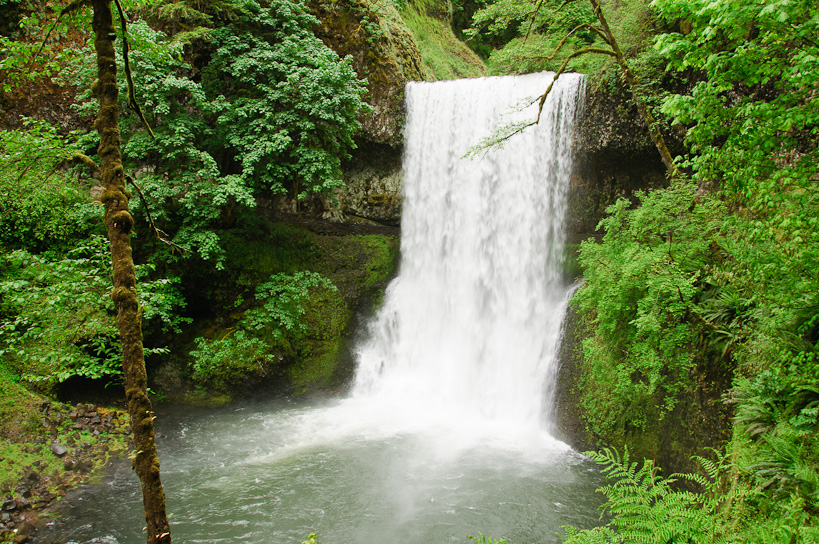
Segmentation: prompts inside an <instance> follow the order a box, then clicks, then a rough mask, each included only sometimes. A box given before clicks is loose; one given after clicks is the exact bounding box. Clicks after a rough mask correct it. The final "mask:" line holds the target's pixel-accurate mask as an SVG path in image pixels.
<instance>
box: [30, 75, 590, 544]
mask: <svg viewBox="0 0 819 544" xmlns="http://www.w3.org/2000/svg"><path fill="white" fill-rule="evenodd" d="M551 78H552V76H551V74H538V75H530V76H523V77H514V78H511V77H504V78H487V79H482V80H468V81H456V82H447V83H434V84H426V83H420V84H412V85H410V87H409V89H408V92H407V99H408V110H409V120H408V125H407V133H406V143H407V152H406V160H405V162H406V171H405V207H404V222H403V234H402V248H401V251H402V262H401V272H400V276H399V277H398V278H397V280H396V281H395V282H394V283H393V284H392V285H391V286H390V288H389V290H388V294H387V297H386V300H385V304H384V306H383V309H382V310H381V312H380V313H379V314H378V316H377V317H376V319H375V320H374V321H373V323H372V324H371V330H370V338H369V340H368V341H366V342H365V343H363V344H362V345H361V347H360V350H359V351H360V353H359V359H360V360H359V371H358V374H357V377H356V382H355V387H354V392H353V395H352V396H351V397H350V398H345V399H320V400H316V399H314V400H305V399H302V400H300V401H285V400H281V401H278V402H273V403H262V404H254V403H250V404H247V405H239V406H234V407H231V408H230V409H228V410H214V411H210V410H208V411H202V412H200V413H198V414H196V413H192V411H191V409H190V408H186V409H185V410H184V411H183V412H181V413H179V414H177V416H176V417H175V418H168V417H167V415H163V416H162V417H160V419H159V421H160V423H162V424H163V425H164V427H163V428H162V432H161V433H160V434H159V435H160V436H161V437H162V438H161V439H160V444H159V449H160V457H161V458H162V476H163V481H164V483H165V490H166V493H167V496H168V505H169V509H170V511H172V512H173V513H174V517H173V518H172V520H171V525H172V528H171V531H172V532H173V534H174V538H175V539H177V540H178V541H185V542H208V543H211V544H229V543H233V542H245V543H248V544H267V543H269V542H300V541H301V540H303V539H304V537H305V536H306V535H307V534H308V533H310V532H313V531H315V532H317V533H318V534H319V535H320V537H321V541H322V542H369V541H374V540H379V541H382V540H386V541H390V542H391V541H400V542H402V543H405V544H431V543H443V542H465V538H466V535H468V534H476V532H477V531H482V532H484V533H485V534H487V535H492V536H494V537H496V538H497V537H504V538H508V539H509V541H510V542H544V543H558V542H560V541H561V538H560V537H559V536H558V534H557V532H558V530H559V527H561V526H563V525H573V526H576V527H578V528H589V527H593V526H595V525H596V524H598V523H599V513H598V506H599V498H598V497H597V496H596V494H595V493H594V489H595V488H596V487H598V485H599V484H600V479H599V476H598V474H597V472H596V470H595V469H594V468H593V467H592V466H590V465H589V464H588V462H587V460H585V458H584V457H583V456H581V455H579V454H576V453H574V452H572V451H571V450H570V449H569V448H568V446H566V445H565V444H563V443H562V442H559V441H557V440H555V439H553V438H552V437H551V436H550V435H549V433H548V432H547V429H546V427H545V425H544V423H545V421H544V414H545V412H546V410H547V407H548V406H549V403H550V399H549V397H548V391H549V380H550V373H551V372H553V369H554V367H555V350H556V344H557V339H558V334H559V328H560V320H561V317H562V315H563V310H564V307H565V299H566V294H567V286H566V285H565V284H564V281H563V278H562V274H561V260H562V244H563V215H564V211H565V203H564V194H565V192H566V186H567V183H568V177H569V173H570V171H571V155H570V149H569V147H570V142H571V136H572V121H573V119H574V116H575V111H576V110H577V108H578V103H577V100H578V96H580V95H582V93H581V92H580V91H581V90H582V89H581V86H582V79H581V78H580V77H579V76H573V75H563V76H561V77H560V80H559V82H558V84H557V86H556V87H555V89H554V90H553V91H552V93H551V95H550V98H549V100H548V102H547V103H546V106H545V107H544V110H543V117H542V119H541V124H540V126H538V127H536V128H534V129H530V130H529V131H527V132H526V133H524V134H522V135H518V136H515V137H514V138H513V139H511V140H509V141H508V142H507V143H506V148H505V149H503V150H502V151H493V152H491V153H488V154H486V156H485V157H483V158H482V159H481V160H480V161H470V160H464V159H462V158H461V157H462V156H463V155H464V154H465V153H466V151H467V149H468V148H469V146H471V145H474V144H475V143H477V142H478V141H479V140H480V139H481V138H483V137H485V136H487V135H488V134H490V133H491V132H492V130H493V129H494V128H495V127H496V126H497V125H499V124H501V123H505V122H508V121H510V120H515V119H524V120H531V119H532V118H533V117H534V115H535V111H533V108H529V109H528V110H526V111H524V112H521V113H514V114H513V115H512V117H508V116H507V117H501V114H503V113H507V112H509V111H513V110H514V106H515V105H517V104H518V102H519V101H520V100H521V99H522V98H524V97H536V96H537V95H539V94H540V93H542V92H543V90H544V89H545V88H546V87H547V86H548V84H549V83H550V82H551ZM80 493H81V496H80V498H78V499H76V500H74V501H71V500H68V501H65V503H66V504H69V505H70V504H73V505H74V507H73V509H72V511H71V512H68V513H66V512H64V513H63V520H62V521H61V522H60V524H61V525H60V526H56V525H55V526H54V527H53V528H52V529H48V528H43V529H40V530H39V531H38V537H37V538H38V539H39V540H35V543H37V542H42V543H43V544H45V543H50V542H78V543H80V542H81V543H83V544H94V543H100V542H110V543H112V544H138V543H139V542H140V541H142V542H144V541H145V539H144V534H143V533H142V531H141V530H140V528H141V527H142V526H143V525H144V517H142V515H141V514H140V509H138V508H134V507H133V506H134V504H137V503H138V501H139V500H141V499H140V497H141V491H140V488H139V484H138V482H137V481H136V479H135V478H134V477H133V473H132V471H131V469H130V464H129V463H127V462H123V463H121V464H120V465H118V469H117V472H116V473H112V474H111V475H110V476H109V478H107V480H106V481H105V483H103V484H102V485H99V486H91V487H89V488H87V489H86V490H85V491H82V490H81V491H80ZM49 530H52V531H53V533H49V532H48V531H49ZM55 535H56V536H55Z"/></svg>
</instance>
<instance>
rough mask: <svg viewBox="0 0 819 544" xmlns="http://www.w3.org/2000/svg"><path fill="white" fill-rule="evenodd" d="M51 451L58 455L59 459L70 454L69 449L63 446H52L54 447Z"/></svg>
mask: <svg viewBox="0 0 819 544" xmlns="http://www.w3.org/2000/svg"><path fill="white" fill-rule="evenodd" d="M51 451H52V452H53V453H54V455H56V456H57V457H62V456H63V455H65V454H66V453H68V448H66V447H65V446H63V445H62V444H52V445H51Z"/></svg>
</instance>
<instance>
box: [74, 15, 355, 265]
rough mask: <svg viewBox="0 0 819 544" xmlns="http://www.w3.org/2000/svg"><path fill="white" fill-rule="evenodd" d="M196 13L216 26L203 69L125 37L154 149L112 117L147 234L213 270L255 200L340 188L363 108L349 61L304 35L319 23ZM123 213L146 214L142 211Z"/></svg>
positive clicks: (126, 122) (163, 45)
mask: <svg viewBox="0 0 819 544" xmlns="http://www.w3.org/2000/svg"><path fill="white" fill-rule="evenodd" d="M177 4H179V5H180V6H181V5H182V4H183V3H182V2H177V3H166V2H160V3H151V4H150V5H148V6H142V7H141V8H139V9H137V12H139V13H142V12H145V13H148V12H150V13H156V10H160V11H161V10H162V9H170V7H172V6H176V5H177ZM216 4H219V5H218V6H217V5H216ZM223 4H224V5H223ZM184 5H185V6H187V5H188V4H184ZM197 6H198V8H197V9H200V8H201V9H202V10H205V11H208V10H210V11H208V13H213V14H217V13H221V15H218V16H217V19H218V18H223V19H224V21H223V22H224V23H226V24H223V25H222V26H218V27H216V28H213V29H209V30H208V32H207V48H208V56H207V63H206V64H205V65H204V66H203V67H202V68H196V69H195V68H194V67H193V66H192V65H191V64H190V63H189V61H187V60H185V59H184V55H183V52H184V47H183V43H182V42H183V41H184V40H172V39H170V38H168V36H167V35H166V34H164V33H162V32H160V31H157V30H153V29H152V28H151V27H149V26H148V25H147V24H146V23H145V22H144V21H136V22H134V23H133V24H131V25H130V26H129V41H130V43H131V47H132V49H131V54H130V58H131V65H132V70H133V73H134V82H135V85H136V87H137V89H138V91H137V92H138V94H139V100H140V101H141V103H142V108H143V110H144V111H146V112H148V116H147V120H148V122H149V124H150V125H151V126H152V128H153V131H154V134H155V135H156V138H150V137H149V135H148V134H147V133H146V132H145V131H143V129H142V128H141V126H140V123H139V122H138V120H137V119H136V117H135V116H133V115H124V116H123V117H122V120H121V128H122V132H123V134H124V139H125V142H126V143H125V146H124V155H125V160H126V167H127V168H128V169H130V170H132V171H141V173H140V175H139V176H138V178H137V181H138V183H139V184H140V187H141V188H142V190H143V192H144V194H145V195H146V198H147V200H148V203H149V206H151V210H150V211H151V214H152V216H153V217H154V219H155V221H156V224H157V225H158V226H159V228H161V229H163V230H164V231H165V232H168V233H170V238H171V239H172V241H173V242H174V243H176V244H178V245H179V246H181V247H183V248H186V249H188V250H190V251H191V252H192V253H190V254H187V255H189V256H190V255H196V256H197V257H198V258H201V259H203V260H206V261H210V262H212V263H215V265H216V266H217V268H221V267H223V266H224V259H225V252H224V245H225V241H224V236H225V231H226V229H231V228H235V227H244V224H245V223H246V222H247V221H248V219H247V218H248V216H249V213H250V210H251V208H253V207H254V206H255V199H256V197H258V196H263V197H269V196H270V195H271V194H276V193H289V194H290V195H291V196H292V197H293V198H296V199H298V200H304V199H306V198H307V197H308V196H309V195H311V194H313V193H326V192H329V191H331V190H332V189H333V188H334V187H336V186H338V185H340V184H341V181H340V164H341V161H342V160H343V159H344V158H345V157H347V156H348V155H347V151H348V150H349V149H352V148H354V147H355V144H354V142H353V134H354V132H355V131H356V130H358V128H359V123H358V120H357V118H358V115H359V113H361V112H364V111H367V108H368V106H367V105H366V104H365V103H364V102H362V100H361V95H362V94H363V93H364V92H365V87H364V82H363V81H361V80H359V79H358V78H357V76H356V74H355V72H354V71H353V69H352V66H351V59H349V58H347V59H339V58H338V56H337V55H336V54H335V53H334V52H333V51H332V50H330V49H329V48H328V47H327V46H326V45H324V43H323V42H322V41H321V40H319V39H318V38H317V37H316V36H315V35H314V34H313V32H312V30H311V29H312V28H313V27H314V26H315V25H317V21H316V19H315V18H314V17H312V16H311V15H310V14H309V13H308V12H307V10H306V8H305V7H304V5H303V4H302V3H301V2H299V1H290V0H275V1H274V2H272V3H270V2H268V3H265V5H264V6H263V5H262V4H260V3H258V2H255V1H252V0H248V1H244V2H241V3H236V4H233V3H231V4H230V6H228V3H227V2H223V3H218V2H211V3H207V5H205V4H197ZM220 6H221V7H220ZM189 7H191V6H189ZM143 8H144V9H143ZM148 8H150V9H148ZM192 9H193V8H192ZM146 10H147V11H146ZM152 10H153V11H152ZM214 16H216V15H214ZM177 37H178V36H177ZM189 37H190V36H189ZM199 47H205V44H201V43H200V44H199ZM93 69H94V66H93V65H92V64H91V63H88V64H87V65H86V66H85V67H84V69H82V70H81V71H80V72H81V77H82V78H84V80H85V81H87V82H88V83H89V84H90V82H91V81H92V80H93V77H94V75H93ZM194 74H195V75H194ZM120 85H121V87H122V88H124V81H123V82H121V83H120ZM84 98H85V99H86V102H85V103H84V104H83V106H82V107H81V110H82V111H86V110H89V111H90V110H93V109H94V108H95V107H96V106H95V104H94V100H93V99H91V98H90V93H86V94H85V95H84ZM121 98H122V100H123V101H124V100H126V94H125V93H124V92H121ZM123 112H127V109H126V108H123ZM133 209H134V211H135V213H137V214H142V213H144V210H143V208H142V203H141V202H137V201H134V203H133ZM139 234H142V233H141V232H140V233H139ZM149 234H150V233H149ZM141 240H143V241H144V243H145V244H147V245H148V246H149V247H151V246H152V245H153V244H155V242H154V241H152V237H148V236H146V237H141ZM160 255H162V257H161V260H173V258H171V257H169V256H167V252H163V253H161V254H160Z"/></svg>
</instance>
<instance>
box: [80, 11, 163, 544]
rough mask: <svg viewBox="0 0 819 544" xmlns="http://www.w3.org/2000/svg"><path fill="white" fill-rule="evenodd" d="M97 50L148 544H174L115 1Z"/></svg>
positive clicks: (111, 233)
mask: <svg viewBox="0 0 819 544" xmlns="http://www.w3.org/2000/svg"><path fill="white" fill-rule="evenodd" d="M92 4H93V7H94V22H93V29H94V35H95V40H94V48H95V50H96V52H97V74H98V75H97V81H96V83H95V84H94V87H93V90H94V95H95V96H96V97H97V99H98V100H99V107H100V109H99V114H98V116H97V120H96V121H95V123H94V125H95V126H96V128H97V131H98V132H99V135H100V147H99V150H98V153H99V156H100V158H101V159H102V183H103V194H102V197H101V198H100V200H101V201H102V203H103V204H104V205H105V227H106V229H107V230H108V239H109V240H110V242H111V259H112V261H113V269H114V290H113V292H112V293H111V298H112V299H113V300H114V304H115V305H116V310H117V327H118V328H119V335H120V341H121V343H122V367H123V371H124V373H125V397H126V400H127V402H128V412H129V414H130V416H131V429H133V433H134V445H135V448H136V456H135V458H134V470H135V471H136V473H137V476H138V477H139V481H140V485H141V487H142V499H143V505H144V507H145V521H146V522H147V531H148V544H155V543H161V544H170V542H171V534H170V528H169V526H168V518H167V515H166V514H165V491H164V490H163V488H162V482H161V481H160V479H159V459H158V458H157V455H156V440H155V436H154V425H153V419H154V415H153V410H152V407H151V401H150V399H148V393H147V383H148V381H147V376H146V374H145V356H144V353H143V348H142V314H141V311H140V308H139V303H138V302H137V293H136V272H135V270H134V261H133V259H132V257H131V238H130V234H131V228H132V227H133V224H134V220H133V218H132V217H131V214H130V213H128V199H129V197H130V195H129V193H128V191H127V190H126V188H125V174H124V171H123V169H122V157H121V151H120V147H121V142H120V135H119V124H118V123H119V106H118V104H117V99H118V96H119V91H118V89H117V65H116V55H115V53H114V40H115V39H116V34H115V32H114V25H113V16H112V12H111V3H110V0H93V2H92Z"/></svg>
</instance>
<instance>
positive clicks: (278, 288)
mask: <svg viewBox="0 0 819 544" xmlns="http://www.w3.org/2000/svg"><path fill="white" fill-rule="evenodd" d="M321 288H323V289H328V290H330V291H336V290H337V289H336V286H335V285H333V283H332V282H331V281H330V280H328V279H327V278H325V277H323V276H322V275H321V274H318V273H316V272H296V273H295V274H275V275H273V276H271V277H270V280H269V281H267V282H265V283H262V284H261V285H259V286H257V287H256V300H258V301H259V302H261V305H260V306H258V307H256V308H254V309H252V310H248V311H247V312H246V313H245V321H244V322H243V326H244V327H246V328H247V329H249V330H256V331H260V330H264V329H266V328H267V327H270V326H273V327H274V329H273V336H274V337H276V338H279V337H281V336H283V335H284V334H290V335H291V336H292V335H299V334H302V333H304V332H306V331H307V328H306V327H305V325H304V323H302V317H303V316H304V314H305V309H304V305H303V301H304V300H305V299H306V298H307V297H309V296H310V290H311V289H321Z"/></svg>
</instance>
